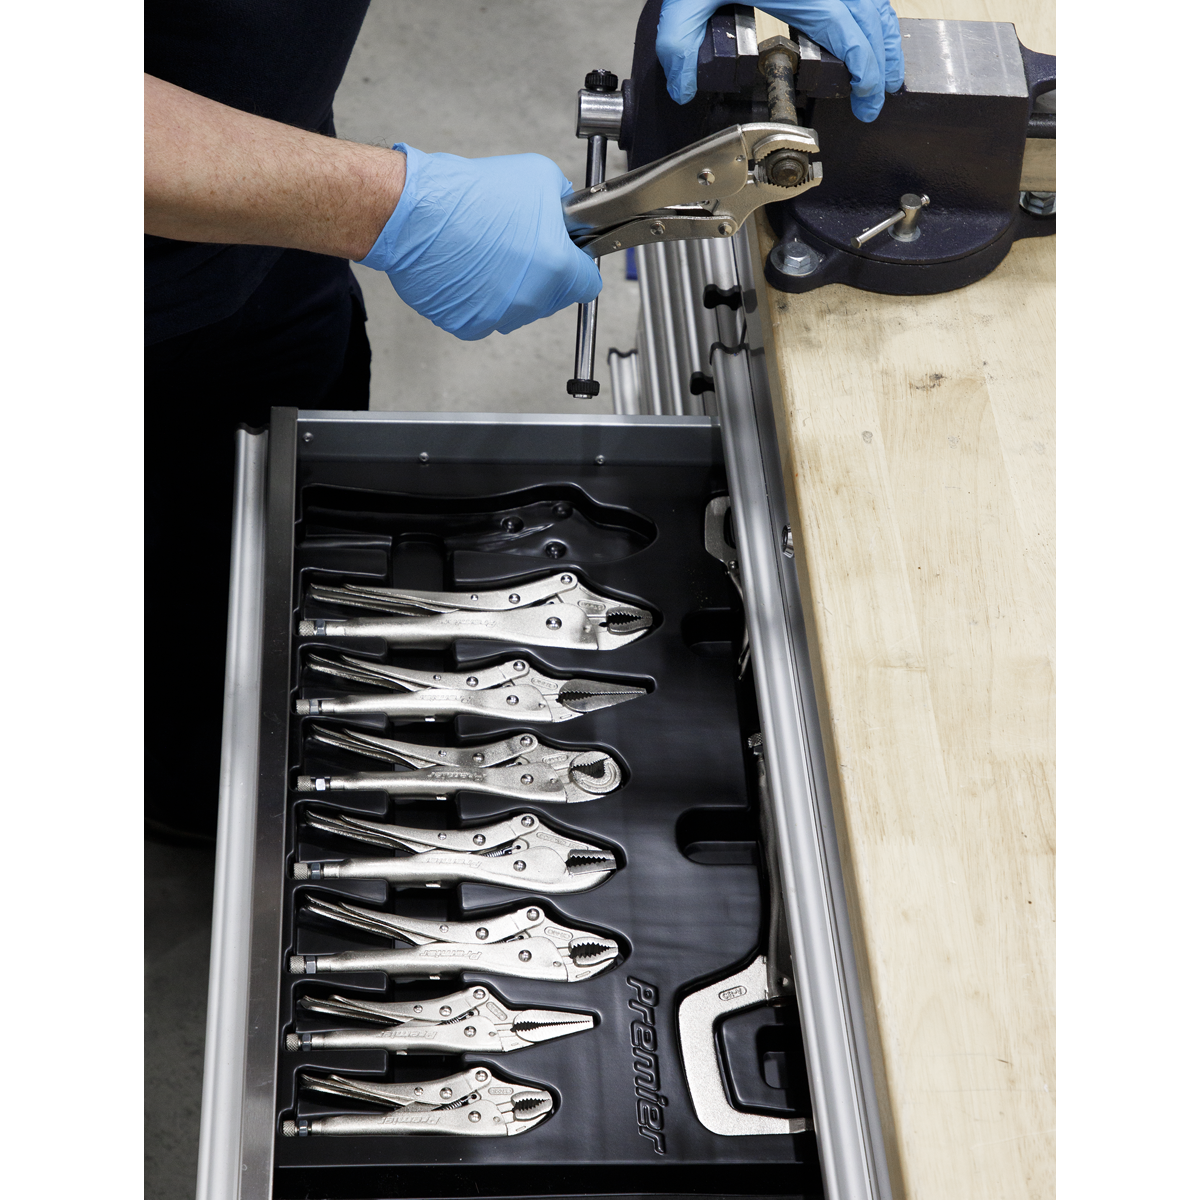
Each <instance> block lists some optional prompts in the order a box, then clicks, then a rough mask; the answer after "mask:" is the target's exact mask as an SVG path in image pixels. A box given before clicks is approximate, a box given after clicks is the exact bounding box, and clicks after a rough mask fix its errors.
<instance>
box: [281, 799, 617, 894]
mask: <svg viewBox="0 0 1200 1200" xmlns="http://www.w3.org/2000/svg"><path fill="white" fill-rule="evenodd" d="M304 821H305V824H307V825H308V826H309V827H310V828H312V829H319V830H321V831H322V832H323V833H335V834H339V835H340V836H342V837H348V838H354V839H356V840H357V841H360V842H367V843H369V844H370V845H372V846H384V847H386V848H387V849H390V850H409V851H411V852H412V853H411V854H408V855H405V856H403V857H395V858H347V859H343V860H342V861H341V862H310V863H295V864H293V867H292V877H293V878H294V879H383V880H386V881H387V882H388V883H390V884H392V885H394V886H396V887H420V886H422V885H424V886H426V887H451V886H453V885H454V884H459V883H490V884H494V885H495V886H496V887H506V888H520V889H522V890H524V891H530V892H539V893H541V894H542V895H546V896H563V895H568V894H570V893H572V892H586V891H590V890H591V889H592V888H594V887H599V885H600V884H602V883H603V882H604V881H605V880H606V879H607V878H608V877H609V876H610V875H611V874H612V873H613V872H614V871H615V870H616V869H617V860H616V856H615V855H614V854H613V853H612V851H611V850H605V849H603V848H602V847H600V846H593V845H592V844H591V843H590V842H585V841H581V840H580V839H578V838H572V837H565V836H564V835H562V834H560V833H556V832H555V831H554V830H552V829H547V828H546V826H545V825H544V824H543V823H542V822H541V821H540V820H539V819H538V818H537V817H536V816H534V814H533V813H519V814H518V815H517V816H515V817H508V818H506V819H505V820H503V821H494V822H492V823H491V824H490V825H474V826H472V827H471V828H469V829H410V828H409V827H408V826H406V825H384V824H382V823H381V822H379V821H365V820H363V819H362V818H361V817H351V816H346V815H345V814H337V815H328V814H326V813H318V812H308V813H306V814H305V816H304Z"/></svg>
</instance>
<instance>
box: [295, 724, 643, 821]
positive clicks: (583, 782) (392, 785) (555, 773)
mask: <svg viewBox="0 0 1200 1200" xmlns="http://www.w3.org/2000/svg"><path fill="white" fill-rule="evenodd" d="M308 736H309V737H311V738H312V739H313V740H314V741H316V742H320V743H321V744H322V745H325V746H334V747H336V748H337V749H339V750H353V751H354V752H355V753H357V754H363V755H366V756H367V757H368V758H379V759H382V760H383V761H384V762H390V763H405V764H407V765H408V766H411V767H413V768H414V769H413V770H411V771H356V772H355V773H354V774H353V775H317V776H313V775H301V776H300V777H299V778H298V779H297V780H296V790H297V791H298V792H387V793H388V794H389V795H392V796H436V797H438V798H439V799H446V798H449V797H450V796H452V795H455V794H457V793H458V792H479V793H481V794H483V795H485V796H500V797H502V798H503V799H506V800H518V801H520V800H536V801H538V802H539V803H541V804H573V803H578V802H579V801H582V800H592V799H594V798H595V797H596V796H604V795H606V794H607V793H609V792H611V791H613V790H614V789H615V788H616V787H617V786H618V785H619V784H620V782H621V768H620V767H618V766H617V763H616V760H615V759H614V758H613V757H612V755H611V754H605V753H604V751H603V750H558V749H556V748H555V747H554V746H544V745H543V744H542V743H541V742H539V741H538V739H537V738H535V737H534V736H533V734H531V733H522V734H519V735H518V736H516V737H511V738H507V739H506V740H505V741H502V742H489V743H488V744H487V745H486V746H470V747H462V748H456V747H452V746H417V745H414V744H413V743H411V742H400V741H396V740H395V739H394V738H383V737H373V736H371V735H370V734H366V733H357V732H355V731H353V730H348V729H347V730H341V729H326V728H324V727H322V726H320V725H314V726H313V727H312V728H311V729H309V731H308Z"/></svg>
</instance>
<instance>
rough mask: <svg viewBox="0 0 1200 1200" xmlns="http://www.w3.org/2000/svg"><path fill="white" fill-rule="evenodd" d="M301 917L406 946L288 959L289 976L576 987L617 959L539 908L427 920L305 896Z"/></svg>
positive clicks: (599, 942)
mask: <svg viewBox="0 0 1200 1200" xmlns="http://www.w3.org/2000/svg"><path fill="white" fill-rule="evenodd" d="M304 911H306V912H309V913H312V914H314V915H316V916H320V917H327V918H329V920H331V921H338V922H340V923H342V924H344V925H349V926H351V927H353V928H354V929H361V930H363V931H365V932H366V933H374V934H378V935H379V936H381V937H385V938H393V939H394V938H403V939H404V940H405V941H409V942H412V943H413V945H412V946H411V947H407V946H405V947H402V948H400V949H398V950H385V949H378V950H343V951H341V952H340V953H335V954H293V955H292V956H291V958H290V959H289V960H288V971H289V973H290V974H292V975H326V974H331V973H333V972H335V971H383V972H385V973H386V974H388V975H393V976H398V977H401V978H419V977H422V976H423V977H426V978H433V979H438V978H440V977H441V976H442V975H450V974H455V973H457V972H459V971H482V972H487V973H490V974H492V975H509V976H512V977H513V978H516V979H544V980H548V981H550V982H552V983H555V982H556V983H580V982H582V981H583V980H585V979H591V978H592V976H593V975H599V974H600V973H601V972H602V971H607V970H608V968H609V967H612V966H614V965H615V964H616V961H617V957H618V955H619V954H620V947H619V946H618V945H617V943H616V942H615V941H614V940H613V939H612V938H611V937H606V936H604V935H603V934H596V933H589V932H587V931H586V930H582V929H571V928H569V927H567V926H564V925H559V924H558V923H557V922H555V921H552V920H550V918H549V917H548V916H547V915H546V914H545V913H544V912H543V911H542V910H541V909H540V908H518V909H514V910H513V911H512V912H507V913H502V914H500V915H499V916H496V917H481V918H480V919H479V920H477V921H431V920H425V919H423V918H419V917H405V916H400V915H399V914H397V913H387V912H380V911H378V910H377V909H370V908H361V907H359V906H358V905H357V904H346V903H344V902H342V901H334V902H332V903H331V902H329V901H326V900H320V899H318V898H317V897H315V896H313V897H309V899H308V901H307V903H306V905H305V908H304Z"/></svg>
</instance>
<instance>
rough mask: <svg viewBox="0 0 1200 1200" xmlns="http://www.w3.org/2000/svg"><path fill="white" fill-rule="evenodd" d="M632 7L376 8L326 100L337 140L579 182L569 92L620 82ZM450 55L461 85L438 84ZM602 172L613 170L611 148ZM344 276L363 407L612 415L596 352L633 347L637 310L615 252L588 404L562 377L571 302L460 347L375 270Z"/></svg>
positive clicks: (538, 2) (568, 357)
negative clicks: (357, 311)
mask: <svg viewBox="0 0 1200 1200" xmlns="http://www.w3.org/2000/svg"><path fill="white" fill-rule="evenodd" d="M641 9H642V0H603V2H601V3H595V2H592V3H588V2H586V0H504V2H503V3H500V2H497V0H493V2H492V3H487V4H479V3H465V2H463V0H451V2H446V0H443V3H441V4H414V3H410V2H407V0H406V2H405V3H397V2H392V3H388V4H376V5H374V6H373V7H372V8H371V10H370V11H369V12H368V14H367V20H366V23H365V24H364V26H363V32H362V36H361V37H360V38H359V42H358V45H357V47H356V48H355V51H354V55H353V57H352V58H351V59H350V65H349V67H348V69H347V71H346V78H345V81H344V82H343V84H342V88H341V90H340V91H339V92H338V96H337V104H336V106H335V110H334V112H335V117H336V120H337V127H338V133H339V135H340V136H342V137H347V138H352V139H354V140H356V141H361V142H378V143H382V144H385V145H391V144H392V143H393V142H398V141H404V142H407V143H409V144H410V145H413V146H417V147H419V148H420V149H422V150H430V151H432V150H444V151H447V152H449V153H453V154H461V155H463V156H464V157H468V158H478V157H483V156H486V155H491V154H521V153H525V152H527V151H536V152H537V153H539V154H545V155H546V156H547V157H549V158H552V159H553V160H554V161H555V162H556V163H557V164H558V166H559V168H560V169H561V170H562V172H563V174H565V175H566V177H567V178H568V179H570V180H571V181H572V182H573V183H575V184H576V186H580V185H582V183H583V172H584V161H585V156H586V149H585V145H584V142H583V141H581V140H580V139H579V138H577V137H575V95H576V93H577V92H578V91H579V88H580V87H581V86H582V85H583V76H584V75H585V74H586V73H587V71H588V70H589V69H591V68H592V67H607V68H609V69H610V70H612V71H614V72H615V73H616V74H617V75H618V76H619V77H620V78H622V79H624V78H625V77H626V76H627V75H628V74H629V69H630V64H631V63H632V61H633V35H634V30H635V29H636V27H637V18H638V14H639V13H640V12H641ZM466 21H470V25H471V41H470V45H471V46H473V47H476V48H477V49H476V50H475V52H473V53H471V54H470V56H469V58H468V59H464V56H463V54H462V51H463V49H465V47H463V45H462V43H461V41H460V40H459V39H460V38H461V36H462V30H463V27H464V22H466ZM451 46H453V47H454V49H453V50H450V49H449V47H451ZM463 61H465V63H466V67H467V69H466V70H464V71H463V72H462V76H463V77H462V78H460V79H457V80H456V81H455V84H454V86H453V87H448V86H446V77H447V75H448V74H449V73H450V72H451V71H453V70H454V65H455V64H456V63H457V62H463ZM609 167H610V169H611V170H612V172H613V173H614V174H615V173H617V172H619V171H624V170H625V155H624V154H623V153H622V152H621V151H619V150H617V149H616V146H615V145H614V146H612V147H611V148H610V150H609ZM355 272H356V274H357V275H358V278H359V280H360V282H361V283H362V287H363V291H364V293H365V295H366V299H367V313H368V318H369V324H368V326H367V329H368V331H369V333H370V336H371V347H372V351H373V359H372V380H371V407H372V408H380V409H398V410H410V411H411V410H422V409H436V410H448V411H455V412H513V411H519V412H612V392H611V390H610V387H609V378H608V366H607V352H608V348H609V346H610V345H613V346H616V347H617V348H618V349H620V350H629V349H630V348H632V346H633V344H634V332H635V325H636V321H637V310H638V299H637V284H636V283H634V282H631V281H629V280H626V279H625V261H624V256H623V255H610V256H609V257H608V258H605V259H603V260H602V261H601V274H602V275H603V277H604V291H603V292H602V293H601V298H600V308H599V324H598V332H597V354H596V359H597V363H596V365H597V378H598V379H599V380H600V385H601V391H600V395H599V396H597V397H596V398H595V399H594V400H591V401H584V400H574V399H572V398H571V397H570V396H568V395H567V393H566V382H567V380H568V379H569V378H570V377H571V376H572V375H573V374H574V369H573V368H574V353H575V311H576V310H575V309H574V308H571V309H567V310H564V311H563V312H560V313H556V314H555V315H554V316H553V317H549V318H547V319H546V320H544V321H539V322H538V323H537V324H535V325H529V326H526V327H525V328H524V329H518V330H517V331H516V332H515V333H510V334H508V335H506V336H501V335H499V334H493V335H492V336H491V337H489V338H485V339H484V340H483V341H481V342H460V341H458V340H457V339H456V338H454V337H453V336H451V335H450V334H448V333H443V332H442V331H441V330H440V329H438V328H437V327H436V326H434V325H432V324H431V323H430V322H429V321H427V320H426V319H425V318H424V317H421V316H418V314H417V313H415V312H413V311H412V310H411V309H409V308H406V307H405V306H404V304H402V303H401V302H400V300H399V299H398V298H397V296H396V294H395V293H394V292H393V291H392V287H391V284H390V282H389V281H388V279H387V277H386V276H385V275H383V274H382V273H381V272H379V271H372V270H369V269H366V268H363V267H356V268H355Z"/></svg>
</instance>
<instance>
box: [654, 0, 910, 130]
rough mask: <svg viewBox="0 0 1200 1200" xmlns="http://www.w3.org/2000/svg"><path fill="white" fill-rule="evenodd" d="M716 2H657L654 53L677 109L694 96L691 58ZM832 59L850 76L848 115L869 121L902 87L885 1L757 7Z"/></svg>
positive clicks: (817, 0)
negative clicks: (885, 96)
mask: <svg viewBox="0 0 1200 1200" xmlns="http://www.w3.org/2000/svg"><path fill="white" fill-rule="evenodd" d="M720 7H721V3H720V0H663V6H662V15H661V16H660V17H659V20H658V39H657V41H656V43H655V49H656V50H657V51H658V61H659V62H661V63H662V65H663V70H664V71H666V73H667V91H668V92H670V93H671V99H672V100H674V101H675V102H676V103H677V104H686V103H687V102H688V101H689V100H690V99H691V98H692V97H693V96H694V95H695V94H696V56H697V55H698V54H699V52H700V43H701V42H702V41H703V40H704V28H705V26H706V25H707V24H708V19H709V17H711V16H712V15H713V13H715V12H716V11H717V9H718V8H720ZM758 7H759V8H761V9H762V10H763V12H765V13H770V14H771V16H773V17H778V18H779V19H780V20H781V21H786V22H787V23H788V24H789V25H791V26H793V27H794V28H796V29H799V30H800V31H801V32H802V33H804V34H806V35H807V36H808V37H810V38H812V40H813V41H814V42H816V43H817V44H818V45H821V46H824V47H825V49H826V50H828V51H829V52H830V53H831V54H836V55H837V57H838V58H840V59H841V60H842V62H844V63H845V64H846V66H847V68H848V69H849V71H850V83H851V94H850V109H851V111H852V112H853V113H854V115H855V116H856V117H857V118H858V119H859V120H860V121H873V120H875V118H876V117H877V116H879V110H880V109H881V108H882V107H883V94H884V92H895V91H899V89H900V85H901V84H902V83H903V82H904V52H903V51H902V50H901V48H900V24H899V22H898V21H897V20H896V14H895V12H893V11H892V6H891V4H889V3H888V0H771V2H770V3H767V4H760V5H759V6H758Z"/></svg>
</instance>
